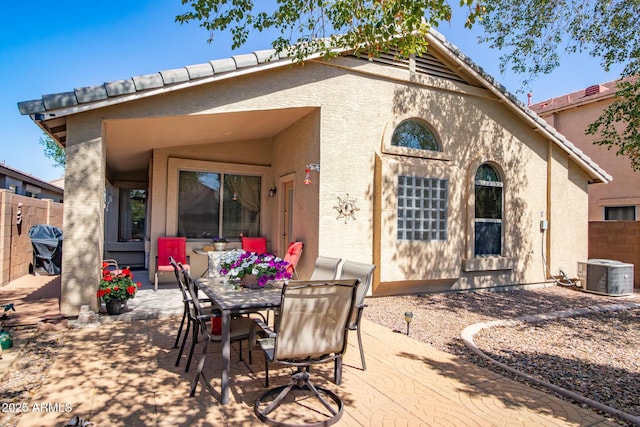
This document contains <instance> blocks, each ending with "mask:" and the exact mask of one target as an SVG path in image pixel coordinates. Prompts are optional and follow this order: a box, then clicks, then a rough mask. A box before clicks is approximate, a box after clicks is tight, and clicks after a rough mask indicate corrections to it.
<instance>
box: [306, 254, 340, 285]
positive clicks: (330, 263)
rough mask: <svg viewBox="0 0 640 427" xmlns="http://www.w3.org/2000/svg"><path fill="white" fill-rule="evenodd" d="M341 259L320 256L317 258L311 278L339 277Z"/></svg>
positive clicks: (326, 278)
mask: <svg viewBox="0 0 640 427" xmlns="http://www.w3.org/2000/svg"><path fill="white" fill-rule="evenodd" d="M341 261H342V259H341V258H331V257H326V256H319V257H318V258H316V265H315V267H314V268H313V273H311V277H310V278H309V280H334V279H335V278H336V277H338V266H339V265H340V262H341Z"/></svg>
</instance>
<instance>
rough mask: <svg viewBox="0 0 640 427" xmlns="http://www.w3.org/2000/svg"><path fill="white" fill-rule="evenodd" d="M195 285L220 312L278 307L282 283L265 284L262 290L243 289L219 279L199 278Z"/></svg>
mask: <svg viewBox="0 0 640 427" xmlns="http://www.w3.org/2000/svg"><path fill="white" fill-rule="evenodd" d="M196 285H197V286H198V288H199V289H200V290H202V292H203V293H204V294H205V295H206V296H207V297H209V298H210V299H211V300H212V301H213V302H215V303H216V305H218V307H219V308H220V309H222V310H231V311H239V310H245V309H261V308H273V307H278V306H279V305H280V300H281V296H282V283H279V282H276V283H267V284H266V285H265V286H264V287H263V288H259V289H253V288H243V287H239V286H237V285H235V284H233V283H227V282H224V281H223V280H221V279H220V278H207V277H204V278H200V279H198V280H196Z"/></svg>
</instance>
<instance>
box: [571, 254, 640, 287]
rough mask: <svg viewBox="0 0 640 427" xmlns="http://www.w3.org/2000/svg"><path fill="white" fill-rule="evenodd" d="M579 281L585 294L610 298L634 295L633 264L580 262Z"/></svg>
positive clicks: (603, 261)
mask: <svg viewBox="0 0 640 427" xmlns="http://www.w3.org/2000/svg"><path fill="white" fill-rule="evenodd" d="M578 279H579V280H580V286H581V287H582V290H583V291H585V292H592V293H596V294H603V295H609V296H623V295H631V294H633V264H625V263H623V262H620V261H613V260H608V259H590V260H588V261H586V262H578Z"/></svg>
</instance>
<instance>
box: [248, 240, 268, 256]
mask: <svg viewBox="0 0 640 427" xmlns="http://www.w3.org/2000/svg"><path fill="white" fill-rule="evenodd" d="M242 250H244V251H248V252H255V253H257V254H258V255H260V254H266V253H267V238H266V237H243V238H242Z"/></svg>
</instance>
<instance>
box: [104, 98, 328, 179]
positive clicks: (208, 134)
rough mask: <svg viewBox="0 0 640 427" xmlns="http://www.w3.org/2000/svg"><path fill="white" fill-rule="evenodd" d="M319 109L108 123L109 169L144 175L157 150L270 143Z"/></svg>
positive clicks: (157, 118)
mask: <svg viewBox="0 0 640 427" xmlns="http://www.w3.org/2000/svg"><path fill="white" fill-rule="evenodd" d="M315 108H316V107H299V108H287V109H276V110H257V111H256V110H254V111H239V112H224V113H215V114H197V115H189V116H165V117H148V118H134V119H109V120H105V122H104V132H105V140H106V147H107V148H106V149H107V165H108V166H109V168H110V169H111V171H113V172H116V173H118V172H132V171H142V170H146V169H147V168H148V166H149V160H150V159H151V155H152V151H153V149H154V148H169V147H178V146H191V145H199V144H214V143H221V142H233V141H252V140H253V141H255V140H260V139H269V138H272V137H274V136H276V135H277V134H279V133H280V132H282V131H283V130H284V129H286V128H288V127H289V126H291V125H292V124H293V123H295V122H296V121H298V120H300V119H301V118H302V117H304V116H306V115H307V114H309V113H311V112H312V111H313V110H314V109H315Z"/></svg>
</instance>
